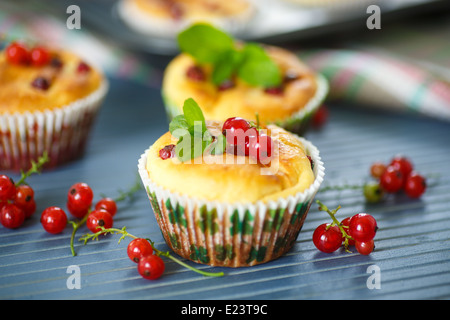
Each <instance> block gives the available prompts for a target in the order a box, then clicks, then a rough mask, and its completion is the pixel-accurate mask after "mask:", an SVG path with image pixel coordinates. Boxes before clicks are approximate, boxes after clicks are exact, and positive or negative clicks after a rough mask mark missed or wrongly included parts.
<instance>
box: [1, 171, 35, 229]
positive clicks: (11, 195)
mask: <svg viewBox="0 0 450 320" xmlns="http://www.w3.org/2000/svg"><path fill="white" fill-rule="evenodd" d="M35 211H36V201H35V200H34V190H33V188H32V187H30V186H29V185H27V184H22V183H20V184H16V183H14V181H13V180H12V179H11V178H10V177H9V176H7V175H5V174H2V175H0V222H1V224H2V225H3V226H4V227H5V228H9V229H15V228H18V227H20V226H21V225H22V224H23V223H24V221H25V219H26V218H29V217H31V215H33V213H34V212H35Z"/></svg>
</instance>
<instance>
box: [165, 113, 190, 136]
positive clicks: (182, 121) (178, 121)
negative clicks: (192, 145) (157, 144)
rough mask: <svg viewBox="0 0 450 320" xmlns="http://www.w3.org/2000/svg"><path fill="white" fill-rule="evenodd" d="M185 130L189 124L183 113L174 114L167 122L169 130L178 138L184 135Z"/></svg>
mask: <svg viewBox="0 0 450 320" xmlns="http://www.w3.org/2000/svg"><path fill="white" fill-rule="evenodd" d="M186 130H189V125H188V123H187V121H186V118H185V116H184V115H183V114H180V115H178V116H176V117H175V118H173V119H172V121H170V123H169V131H170V133H171V134H172V136H174V137H175V138H180V137H181V136H183V135H185V134H186Z"/></svg>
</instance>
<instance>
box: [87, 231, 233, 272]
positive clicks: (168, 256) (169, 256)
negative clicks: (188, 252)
mask: <svg viewBox="0 0 450 320" xmlns="http://www.w3.org/2000/svg"><path fill="white" fill-rule="evenodd" d="M99 228H100V229H101V231H98V232H96V233H92V234H86V235H85V236H83V237H81V238H80V239H79V241H84V244H86V243H87V242H88V241H89V240H90V239H92V240H95V239H98V237H99V236H100V235H101V234H105V233H110V234H121V235H122V236H121V237H120V239H119V243H120V241H122V240H123V239H124V238H125V237H130V238H132V239H137V238H138V237H136V236H134V235H132V234H131V233H128V231H126V227H123V228H122V229H117V228H108V229H106V228H104V227H99ZM147 240H148V241H149V242H150V243H151V245H152V247H153V250H154V251H155V252H156V255H158V256H164V257H166V258H168V259H170V260H172V261H174V262H176V263H178V264H179V265H181V266H183V267H185V268H187V269H189V270H191V271H194V272H197V273H199V274H201V275H204V276H208V277H221V276H223V275H224V273H223V272H206V271H202V270H199V269H197V268H194V267H192V266H190V265H188V264H186V263H184V262H183V261H181V260H179V259H177V258H175V257H174V256H172V255H171V254H170V253H169V251H166V252H163V251H160V250H158V249H156V248H155V246H154V242H153V241H151V240H150V239H147Z"/></svg>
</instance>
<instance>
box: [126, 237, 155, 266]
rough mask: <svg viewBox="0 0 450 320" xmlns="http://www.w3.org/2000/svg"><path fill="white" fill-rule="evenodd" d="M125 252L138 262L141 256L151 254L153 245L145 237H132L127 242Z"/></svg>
mask: <svg viewBox="0 0 450 320" xmlns="http://www.w3.org/2000/svg"><path fill="white" fill-rule="evenodd" d="M127 254H128V257H129V258H130V259H131V260H132V261H134V262H136V263H138V262H139V260H141V259H142V258H143V257H146V256H149V255H152V254H153V247H152V245H151V244H150V242H149V241H148V240H146V239H142V238H138V239H134V240H133V241H131V242H130V243H129V244H128V247H127Z"/></svg>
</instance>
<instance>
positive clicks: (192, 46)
mask: <svg viewBox="0 0 450 320" xmlns="http://www.w3.org/2000/svg"><path fill="white" fill-rule="evenodd" d="M177 40H178V45H179V47H180V49H181V51H182V52H184V53H187V54H189V55H191V56H192V57H193V58H194V60H195V61H196V62H197V63H199V64H209V65H212V67H213V68H212V70H213V71H212V74H211V81H212V83H214V84H215V85H219V84H221V83H223V82H224V81H225V80H230V79H231V78H232V77H233V76H235V75H237V76H238V77H239V78H241V79H242V80H244V81H245V82H247V83H248V84H250V85H253V86H262V87H276V86H279V85H280V84H281V72H280V70H279V68H278V66H277V64H276V63H275V62H274V61H273V60H272V59H271V58H270V57H269V56H268V55H267V53H266V52H265V50H264V49H263V48H262V47H261V46H260V45H258V44H256V43H247V44H245V45H244V46H243V48H242V49H237V48H236V47H235V46H234V39H233V38H232V37H231V36H230V35H228V34H227V33H225V32H223V31H221V30H219V29H216V28H215V27H213V26H211V25H209V24H206V23H198V24H194V25H193V26H191V27H189V28H188V29H186V30H184V31H182V32H181V33H179V34H178V38H177Z"/></svg>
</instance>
